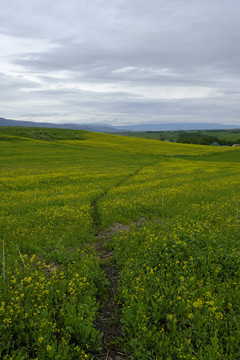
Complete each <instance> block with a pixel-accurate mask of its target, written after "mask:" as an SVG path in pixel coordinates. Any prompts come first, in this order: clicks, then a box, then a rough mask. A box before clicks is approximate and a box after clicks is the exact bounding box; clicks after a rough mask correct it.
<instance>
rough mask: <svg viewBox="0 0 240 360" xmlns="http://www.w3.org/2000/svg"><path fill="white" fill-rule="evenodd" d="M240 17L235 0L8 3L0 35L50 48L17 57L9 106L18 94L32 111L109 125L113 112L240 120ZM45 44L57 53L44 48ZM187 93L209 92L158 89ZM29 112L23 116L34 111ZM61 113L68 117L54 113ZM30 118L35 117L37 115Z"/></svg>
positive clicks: (5, 85)
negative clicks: (99, 119) (174, 96)
mask: <svg viewBox="0 0 240 360" xmlns="http://www.w3.org/2000/svg"><path fill="white" fill-rule="evenodd" d="M239 16H240V4H239V1H237V0H229V1H228V2H226V1H225V0H212V1H211V2H209V1H207V0H203V1H201V2H199V1H197V0H169V1H167V2H166V1H163V0H152V1H151V2H149V1H148V0H141V1H139V0H132V1H127V0H117V1H114V2H109V1H106V0H92V1H91V2H89V1H87V0H81V1H78V0H70V1H68V2H66V1H63V0H60V1H56V0H53V1H51V2H49V1H47V0H42V1H40V2H39V1H38V2H37V1H36V0H23V1H21V2H19V1H16V0H9V1H8V2H7V3H6V4H5V5H4V6H3V7H2V11H1V14H0V33H1V34H8V35H11V36H12V37H14V38H16V41H17V39H19V41H21V39H22V38H26V39H33V40H34V41H36V44H37V42H38V41H40V40H41V44H42V45H41V49H40V50H39V51H37V50H36V49H34V50H32V49H28V48H23V49H22V50H21V51H17V52H15V53H14V52H13V53H12V54H11V56H9V58H8V61H9V66H10V67H11V65H12V66H14V67H16V68H17V69H18V70H15V78H14V76H13V77H11V76H9V77H8V78H7V79H6V78H4V76H2V80H3V81H2V82H1V83H0V92H1V93H3V97H2V96H1V103H3V101H6V102H8V103H9V104H10V102H11V100H10V95H11V96H13V95H15V98H16V100H17V99H25V104H26V107H33V106H34V105H35V106H36V104H38V103H40V104H41V106H38V105H37V109H39V114H42V115H41V116H46V117H48V114H50V115H49V116H56V119H57V118H61V114H62V117H65V116H66V113H67V114H69V113H70V114H69V118H72V119H76V118H77V116H78V114H79V117H81V116H82V117H84V118H86V114H89V118H93V117H96V114H99V112H100V113H101V114H102V117H104V118H105V119H107V120H108V121H109V122H111V120H112V119H114V118H116V116H115V115H117V118H119V117H120V119H121V121H123V122H124V121H126V120H127V119H128V120H129V121H130V122H131V119H132V120H134V121H137V118H139V121H142V118H143V116H144V117H147V116H149V119H155V120H156V121H157V119H162V117H164V116H166V117H171V118H172V119H173V120H174V121H175V120H176V119H177V117H178V116H179V117H184V116H185V117H186V118H188V117H191V118H192V121H195V120H197V119H199V118H201V119H202V120H204V119H206V121H208V120H210V119H217V118H218V117H219V118H222V119H224V121H225V122H227V121H230V122H231V119H233V121H235V122H236V121H238V120H237V112H239V110H240V105H239V104H240V102H239V85H240V84H239V82H240V73H239V71H240V66H239V60H238V59H239V58H240V46H239V40H238V34H239V32H240V22H239ZM44 42H46V44H52V45H53V46H52V48H51V47H47V46H46V48H45V49H43V47H44ZM19 69H21V70H19ZM18 72H19V73H18ZM64 73H65V75H64ZM18 74H20V76H21V78H19V75H18ZM61 74H62V75H61ZM28 75H29V76H30V78H28ZM54 75H56V76H55V77H54ZM58 75H59V77H58ZM31 76H33V77H35V79H36V81H32V80H31ZM37 80H39V81H37ZM100 87H102V89H100ZM140 88H144V89H145V93H148V96H144V94H142V95H141V94H140V92H138V91H137V89H140ZM182 88H184V89H185V88H188V89H190V90H189V91H190V92H191V91H192V92H193V91H195V90H196V88H206V89H209V95H206V96H205V97H204V98H200V97H199V98H197V96H198V95H197V92H196V97H195V99H187V95H186V98H182V99H177V100H176V99H172V100H170V99H164V98H161V99H155V98H154V96H155V95H154V91H153V90H154V89H159V92H161V91H160V89H163V90H162V92H163V93H164V89H166V92H167V93H168V95H167V96H168V97H170V95H169V93H171V89H172V93H173V94H174V93H175V92H176V91H178V89H179V91H182V90H181V89H182ZM191 89H192V90H191ZM27 90H29V91H27ZM135 90H136V93H134V91H135ZM156 91H157V90H155V93H156ZM188 93H189V92H188ZM206 93H207V92H206ZM151 94H152V98H151ZM163 97H164V96H163ZM15 104H16V103H15ZM9 106H10V105H9ZM22 106H23V105H21V108H19V113H21V114H26V113H25V112H24V111H22ZM43 106H44V107H45V108H46V109H45V110H46V111H41V110H40V108H41V107H43ZM54 107H59V109H60V110H58V109H56V108H55V109H54V110H51V111H50V112H49V109H50V108H51V109H53V108H54ZM31 114H37V113H36V112H35V110H34V111H32V109H31V108H30V109H29V113H28V116H31ZM44 114H45V115H44ZM118 116H119V117H118ZM228 119H229V120H228Z"/></svg>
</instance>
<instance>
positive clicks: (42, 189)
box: [0, 128, 240, 360]
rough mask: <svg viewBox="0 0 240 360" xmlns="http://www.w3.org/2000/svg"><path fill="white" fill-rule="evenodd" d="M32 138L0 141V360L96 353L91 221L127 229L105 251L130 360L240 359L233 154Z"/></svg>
mask: <svg viewBox="0 0 240 360" xmlns="http://www.w3.org/2000/svg"><path fill="white" fill-rule="evenodd" d="M49 131H50V130H49ZM62 131H63V132H64V130H62ZM29 134H30V135H29ZM29 134H28V133H27V132H26V134H24V136H19V134H18V133H17V132H16V134H15V135H14V134H13V130H12V129H11V133H10V132H9V134H8V129H6V128H2V129H1V128H0V250H1V252H0V261H1V268H0V334H1V336H0V358H1V359H4V360H5V359H18V360H20V359H21V360H24V359H35V360H36V359H38V360H43V359H59V360H60V359H95V358H96V357H97V356H99V354H101V338H100V332H99V329H97V326H96V318H97V316H98V313H99V307H100V304H101V303H102V300H101V299H104V298H105V297H106V291H107V284H108V280H107V278H106V275H105V273H104V272H103V269H102V267H101V263H100V262H101V261H100V259H99V257H98V254H97V250H96V248H95V246H94V244H95V242H96V241H97V239H96V234H95V232H96V224H95V223H96V213H97V216H98V218H99V219H98V221H99V223H100V225H101V227H102V228H103V229H106V230H107V229H108V228H109V227H110V226H111V225H113V224H116V223H121V224H127V225H131V224H132V226H131V227H129V228H127V230H126V229H125V230H124V228H123V231H120V232H118V233H115V234H114V235H113V236H112V237H111V239H110V240H109V244H108V247H109V248H111V249H112V251H113V254H114V257H115V261H116V264H117V268H118V271H119V276H118V292H117V294H116V301H117V302H118V303H119V304H120V306H121V308H122V318H121V323H122V328H123V334H124V338H122V339H119V340H118V341H119V344H118V346H119V347H120V348H121V350H122V351H123V352H124V353H126V354H127V355H128V358H129V359H131V360H134V359H140V360H145V359H146V360H151V359H155V360H175V359H176V360H178V359H179V360H180V359H187V360H198V359H201V360H215V359H216V360H218V359H219V360H222V359H225V360H236V359H239V358H240V322H239V321H240V311H239V309H240V282H239V279H240V246H239V241H240V228H239V227H240V224H239V221H240V220H239V203H240V151H239V150H238V149H236V148H235V149H234V148H233V149H232V148H213V147H208V146H197V145H186V144H173V143H165V142H161V141H154V140H145V139H137V138H126V137H120V136H114V135H107V134H95V133H90V132H85V131H81V132H79V134H80V135H78V137H76V138H77V140H75V139H73V137H71V136H69V138H66V136H65V137H64V136H63V137H62V138H59V137H58V138H56V139H54V135H53V136H52V137H51V141H45V140H40V139H36V138H35V139H32V138H31V132H29ZM74 136H75V135H74ZM79 139H80V140H79ZM94 212H95V213H94Z"/></svg>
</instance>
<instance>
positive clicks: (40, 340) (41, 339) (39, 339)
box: [38, 336, 43, 344]
mask: <svg viewBox="0 0 240 360" xmlns="http://www.w3.org/2000/svg"><path fill="white" fill-rule="evenodd" d="M42 341H43V337H42V336H40V338H38V342H39V344H41V342H42Z"/></svg>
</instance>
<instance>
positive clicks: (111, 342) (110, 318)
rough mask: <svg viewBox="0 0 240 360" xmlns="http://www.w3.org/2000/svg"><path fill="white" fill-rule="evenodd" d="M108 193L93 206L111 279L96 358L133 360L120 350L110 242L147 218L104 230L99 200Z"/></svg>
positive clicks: (100, 318)
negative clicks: (98, 351)
mask: <svg viewBox="0 0 240 360" xmlns="http://www.w3.org/2000/svg"><path fill="white" fill-rule="evenodd" d="M143 167H144V166H143ZM143 167H141V168H140V169H138V170H136V171H135V172H134V173H132V174H131V175H129V176H127V177H126V178H124V179H123V180H121V181H120V182H119V183H118V184H116V185H115V186H114V188H117V187H118V186H120V185H122V184H123V183H124V182H126V181H127V180H129V179H130V178H132V177H133V176H135V175H137V174H138V173H139V172H140V171H141V170H142V169H143ZM109 190H110V189H109ZM109 190H108V191H109ZM108 191H105V192H104V193H102V194H101V195H100V196H99V197H98V198H97V199H96V200H95V201H93V202H92V204H91V207H92V218H93V224H94V228H95V238H96V242H95V244H94V247H95V249H96V251H97V254H98V257H99V260H100V266H101V268H102V270H103V271H104V273H105V275H106V277H107V279H108V280H109V283H108V289H107V291H106V293H107V294H106V298H105V299H100V310H99V315H98V318H97V319H96V321H95V325H96V328H97V329H98V330H99V332H100V336H101V347H102V349H103V350H102V353H101V354H100V355H96V356H95V359H96V360H103V359H104V360H129V357H128V355H127V354H125V353H124V352H123V351H122V350H121V349H120V345H119V344H120V343H121V339H122V341H123V338H124V333H123V329H122V326H121V315H122V314H121V306H120V305H119V304H118V303H117V302H116V301H115V296H116V293H117V288H118V275H119V272H118V268H117V265H116V261H115V258H114V252H113V250H111V248H110V247H109V243H110V239H111V238H112V236H113V234H114V233H117V232H119V231H128V230H129V229H130V228H131V227H132V226H134V225H135V226H136V225H137V226H138V225H140V224H142V222H143V221H144V219H143V218H141V219H140V220H139V221H137V222H134V223H131V224H130V225H123V224H118V223H116V224H114V225H113V226H112V227H111V228H110V229H104V228H103V226H102V224H101V218H100V214H99V210H98V201H99V200H100V199H102V198H103V197H105V196H106V195H107V193H108Z"/></svg>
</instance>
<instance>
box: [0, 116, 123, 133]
mask: <svg viewBox="0 0 240 360" xmlns="http://www.w3.org/2000/svg"><path fill="white" fill-rule="evenodd" d="M0 126H23V127H41V128H57V129H71V130H87V131H95V132H102V133H114V132H117V131H119V130H118V129H116V128H114V127H113V126H111V125H105V124H53V123H44V122H33V121H22V120H10V119H4V118H0ZM125 130H126V129H125ZM126 131H128V130H126Z"/></svg>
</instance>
